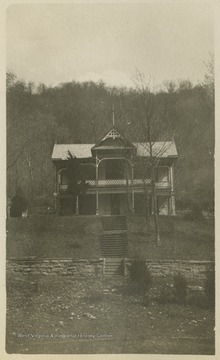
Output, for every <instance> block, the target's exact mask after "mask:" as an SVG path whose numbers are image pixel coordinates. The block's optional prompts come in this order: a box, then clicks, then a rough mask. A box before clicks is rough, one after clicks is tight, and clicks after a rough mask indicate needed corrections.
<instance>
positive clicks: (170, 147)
mask: <svg viewBox="0 0 220 360" xmlns="http://www.w3.org/2000/svg"><path fill="white" fill-rule="evenodd" d="M133 144H134V146H135V147H136V148H137V156H143V157H145V156H146V157H149V156H150V145H149V143H147V142H138V143H133ZM152 150H153V156H158V157H159V158H166V157H177V156H178V155H177V150H176V145H175V142H174V141H155V142H154V143H153V149H152Z"/></svg>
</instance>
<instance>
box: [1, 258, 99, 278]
mask: <svg viewBox="0 0 220 360" xmlns="http://www.w3.org/2000/svg"><path fill="white" fill-rule="evenodd" d="M6 269H7V272H8V273H22V274H32V275H71V276H74V277H76V278H77V277H80V276H84V277H92V276H99V275H102V271H103V260H102V259H98V260H74V259H21V260H20V259H19V260H16V259H10V260H8V261H7V264H6Z"/></svg>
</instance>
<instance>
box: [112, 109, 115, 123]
mask: <svg viewBox="0 0 220 360" xmlns="http://www.w3.org/2000/svg"><path fill="white" fill-rule="evenodd" d="M112 125H113V127H114V126H115V106H114V104H113V105H112Z"/></svg>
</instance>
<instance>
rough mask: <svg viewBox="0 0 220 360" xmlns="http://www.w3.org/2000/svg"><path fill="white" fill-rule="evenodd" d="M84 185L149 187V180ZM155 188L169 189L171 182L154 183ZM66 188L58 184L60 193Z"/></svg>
mask: <svg viewBox="0 0 220 360" xmlns="http://www.w3.org/2000/svg"><path fill="white" fill-rule="evenodd" d="M86 183H87V184H89V186H91V187H93V186H98V187H110V186H126V185H129V186H134V187H137V186H138V187H139V186H140V187H141V186H143V185H144V184H148V185H150V179H146V180H142V179H133V180H126V179H114V180H98V181H97V182H96V180H86ZM155 186H156V188H157V189H169V188H171V182H170V181H161V182H156V183H155ZM67 188H68V185H62V184H60V191H66V190H67Z"/></svg>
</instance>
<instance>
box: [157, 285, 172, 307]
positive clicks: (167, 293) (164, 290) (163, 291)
mask: <svg viewBox="0 0 220 360" xmlns="http://www.w3.org/2000/svg"><path fill="white" fill-rule="evenodd" d="M158 302H159V304H172V303H174V302H175V301H174V291H173V285H171V284H164V285H163V286H162V287H161V288H160V293H159V296H158Z"/></svg>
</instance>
